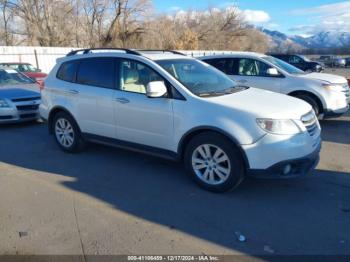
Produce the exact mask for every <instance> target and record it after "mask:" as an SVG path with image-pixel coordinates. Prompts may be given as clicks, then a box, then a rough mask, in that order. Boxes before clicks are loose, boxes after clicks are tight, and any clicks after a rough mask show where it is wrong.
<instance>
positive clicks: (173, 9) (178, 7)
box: [168, 6, 181, 12]
mask: <svg viewBox="0 0 350 262" xmlns="http://www.w3.org/2000/svg"><path fill="white" fill-rule="evenodd" d="M180 10H181V7H180V6H171V7H169V8H168V11H170V12H177V11H180Z"/></svg>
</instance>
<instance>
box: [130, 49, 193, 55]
mask: <svg viewBox="0 0 350 262" xmlns="http://www.w3.org/2000/svg"><path fill="white" fill-rule="evenodd" d="M135 51H137V52H141V53H142V52H160V53H172V54H175V55H182V56H186V55H185V54H184V53H181V52H178V51H174V50H166V49H165V50H162V49H136V50H135Z"/></svg>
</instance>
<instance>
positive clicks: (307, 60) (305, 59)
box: [299, 55, 311, 62]
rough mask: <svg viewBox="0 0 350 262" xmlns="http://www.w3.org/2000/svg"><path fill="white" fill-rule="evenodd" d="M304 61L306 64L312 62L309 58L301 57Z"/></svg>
mask: <svg viewBox="0 0 350 262" xmlns="http://www.w3.org/2000/svg"><path fill="white" fill-rule="evenodd" d="M299 56H300V57H301V58H302V59H303V60H304V61H306V62H311V60H310V59H309V58H307V57H306V56H303V55H299Z"/></svg>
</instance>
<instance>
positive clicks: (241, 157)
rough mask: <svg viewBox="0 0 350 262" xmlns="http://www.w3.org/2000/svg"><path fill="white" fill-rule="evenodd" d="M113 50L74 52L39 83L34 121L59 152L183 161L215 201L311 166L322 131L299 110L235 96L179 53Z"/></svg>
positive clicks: (274, 100) (242, 90)
mask: <svg viewBox="0 0 350 262" xmlns="http://www.w3.org/2000/svg"><path fill="white" fill-rule="evenodd" d="M113 50H115V49H112V50H107V51H106V52H103V50H99V52H94V49H92V50H91V49H87V50H80V51H79V50H77V51H72V52H71V53H69V54H68V55H67V57H65V58H60V59H58V60H57V64H56V66H55V67H54V68H53V69H52V71H51V72H50V73H49V75H48V77H47V79H46V80H45V87H44V89H43V90H42V104H41V105H40V113H41V116H42V118H43V119H46V120H47V121H48V128H49V132H50V133H51V134H53V135H54V138H55V140H56V142H57V144H58V145H59V146H60V147H61V149H62V150H64V151H67V152H77V151H79V150H80V149H81V148H82V146H83V144H84V143H85V142H86V141H89V142H96V143H101V144H104V145H112V146H117V147H121V148H127V149H132V150H136V151H138V152H145V153H149V154H153V155H156V156H160V157H165V158H169V159H173V160H183V161H184V164H185V167H186V170H187V172H188V173H189V174H190V175H191V176H192V177H193V179H194V180H195V181H196V182H197V183H198V184H199V185H200V186H202V187H203V188H205V189H207V190H211V191H216V192H222V191H226V190H229V189H232V188H234V187H236V186H237V185H238V184H240V182H241V181H242V180H243V178H244V177H245V176H247V175H255V176H258V177H285V178H287V177H293V176H299V175H302V174H306V173H308V172H309V171H310V170H312V169H313V168H314V166H315V165H316V164H317V162H318V157H319V150H320V145H321V139H320V126H319V123H318V120H317V118H316V116H315V114H314V112H313V111H312V108H311V106H310V105H308V104H307V103H305V102H304V101H301V100H299V99H295V98H292V97H289V96H285V95H281V94H277V93H272V92H267V91H264V90H259V89H255V88H250V87H239V86H237V85H236V83H235V82H234V81H232V80H231V79H230V78H229V77H227V76H226V75H225V74H223V73H222V72H220V71H219V70H216V69H215V68H213V67H211V66H209V65H207V64H205V63H203V62H201V61H199V60H196V59H193V58H190V57H187V56H185V55H182V54H179V53H177V52H171V51H160V52H156V51H150V52H149V51H145V50H144V51H135V50H128V49H116V50H115V51H114V52H113Z"/></svg>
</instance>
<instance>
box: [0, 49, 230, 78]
mask: <svg viewBox="0 0 350 262" xmlns="http://www.w3.org/2000/svg"><path fill="white" fill-rule="evenodd" d="M74 49H76V48H74V47H40V46H0V63H2V62H24V63H30V64H32V65H34V66H36V67H38V68H40V69H41V70H42V71H43V72H45V73H49V72H50V70H51V69H52V67H53V66H54V65H55V63H56V59H57V58H59V57H63V56H65V55H66V54H67V53H69V52H70V51H72V50H74ZM179 52H182V53H184V54H186V55H188V56H193V57H197V56H205V55H218V54H225V53H226V54H227V53H231V51H215V50H213V51H207V50H179Z"/></svg>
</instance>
